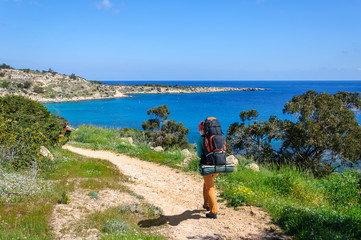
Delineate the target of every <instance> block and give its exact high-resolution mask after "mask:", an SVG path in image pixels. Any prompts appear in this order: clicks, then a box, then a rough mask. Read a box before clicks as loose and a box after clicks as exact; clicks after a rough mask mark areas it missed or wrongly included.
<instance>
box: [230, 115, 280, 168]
mask: <svg viewBox="0 0 361 240" xmlns="http://www.w3.org/2000/svg"><path fill="white" fill-rule="evenodd" d="M258 115H259V114H258V112H257V111H256V110H255V109H252V110H250V111H242V112H241V114H240V118H241V121H242V122H241V123H237V122H236V123H233V124H231V126H230V127H229V128H228V130H227V137H226V138H227V151H229V152H237V153H240V154H242V155H244V156H245V157H247V158H250V157H253V158H254V159H255V160H256V161H258V162H265V161H270V160H271V159H273V157H274V155H275V154H276V151H275V150H274V149H273V148H272V142H274V141H276V140H280V138H281V137H282V134H281V133H280V125H281V124H282V121H281V120H279V119H278V118H277V117H276V116H271V117H270V119H269V120H268V121H262V120H256V117H257V116H258ZM246 120H248V121H249V122H248V125H246V123H245V121H246ZM251 120H254V121H253V122H251Z"/></svg>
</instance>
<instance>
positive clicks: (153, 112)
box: [142, 105, 189, 148]
mask: <svg viewBox="0 0 361 240" xmlns="http://www.w3.org/2000/svg"><path fill="white" fill-rule="evenodd" d="M147 114H148V115H150V116H151V117H152V118H151V119H149V120H147V121H145V122H143V124H142V128H143V130H144V131H145V133H146V135H147V137H148V138H149V139H151V140H152V141H154V143H155V144H156V145H160V146H163V147H166V148H169V147H173V146H179V147H185V146H186V145H188V140H187V139H186V135H187V134H188V132H189V129H188V128H186V127H184V126H183V124H182V123H176V122H175V120H167V119H168V116H169V114H170V111H169V109H168V106H167V105H162V106H158V107H154V108H151V109H149V110H148V111H147Z"/></svg>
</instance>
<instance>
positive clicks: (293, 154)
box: [282, 91, 361, 173]
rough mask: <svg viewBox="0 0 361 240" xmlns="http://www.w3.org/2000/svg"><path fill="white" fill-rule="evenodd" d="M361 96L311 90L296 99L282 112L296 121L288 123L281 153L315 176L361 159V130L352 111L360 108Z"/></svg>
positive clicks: (284, 130) (284, 128) (286, 122)
mask: <svg viewBox="0 0 361 240" xmlns="http://www.w3.org/2000/svg"><path fill="white" fill-rule="evenodd" d="M360 101H361V99H360V94H359V93H346V92H339V93H337V94H335V95H332V94H328V93H320V94H318V93H317V92H315V91H308V92H306V93H305V94H303V95H300V96H294V97H293V98H292V99H291V101H289V102H288V103H287V104H286V105H285V107H284V110H283V113H287V114H293V115H294V116H295V117H296V119H297V121H296V122H295V123H294V122H291V121H289V120H288V121H285V122H284V127H283V132H284V137H283V144H282V154H283V155H285V156H287V158H288V160H287V161H292V162H293V163H294V164H295V165H297V166H299V167H301V168H302V169H307V170H310V171H312V172H313V173H316V172H320V171H333V170H334V169H335V166H334V163H335V162H336V161H339V162H340V164H341V165H344V164H345V163H349V164H351V165H352V163H356V162H357V161H358V160H361V141H360V137H361V127H360V125H359V123H358V121H357V120H356V119H355V113H354V112H353V111H352V110H351V109H352V108H354V109H361V108H360Z"/></svg>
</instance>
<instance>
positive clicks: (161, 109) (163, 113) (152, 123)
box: [142, 105, 170, 132]
mask: <svg viewBox="0 0 361 240" xmlns="http://www.w3.org/2000/svg"><path fill="white" fill-rule="evenodd" d="M147 114H148V115H150V116H152V117H153V118H152V119H149V120H148V121H146V122H144V123H143V124H142V127H143V130H147V131H151V132H155V131H158V130H159V129H160V126H161V124H163V122H164V121H165V120H167V118H168V116H169V114H170V111H169V110H168V106H167V105H162V106H158V107H154V108H151V109H148V111H147Z"/></svg>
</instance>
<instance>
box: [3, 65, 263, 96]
mask: <svg viewBox="0 0 361 240" xmlns="http://www.w3.org/2000/svg"><path fill="white" fill-rule="evenodd" d="M263 90H268V89H263V88H234V87H199V86H178V85H166V84H151V83H149V84H144V85H117V84H115V85H108V84H105V83H102V82H100V81H88V80H86V79H84V78H82V77H79V76H76V75H75V74H71V75H65V74H60V73H57V72H55V71H53V70H52V69H49V70H48V71H39V70H30V69H14V68H12V67H10V66H9V65H6V64H2V65H0V97H1V96H5V95H7V94H10V95H23V96H26V97H28V98H31V99H33V100H37V101H39V102H66V101H83V100H96V99H107V98H122V97H130V96H131V95H132V94H145V93H152V94H162V93H169V94H176V93H209V92H226V91H263Z"/></svg>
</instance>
